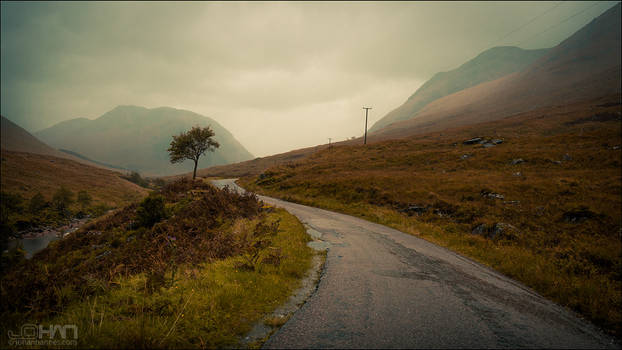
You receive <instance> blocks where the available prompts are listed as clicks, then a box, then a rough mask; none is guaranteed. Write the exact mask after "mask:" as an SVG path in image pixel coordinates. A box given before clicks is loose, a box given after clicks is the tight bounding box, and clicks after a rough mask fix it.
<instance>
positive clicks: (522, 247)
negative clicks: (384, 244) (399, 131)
mask: <svg viewBox="0 0 622 350" xmlns="http://www.w3.org/2000/svg"><path fill="white" fill-rule="evenodd" d="M610 100H611V101H602V100H599V101H590V102H584V103H578V104H575V105H569V106H562V107H550V108H545V109H540V110H536V111H531V112H529V113H523V114H521V115H517V116H514V117H511V118H506V119H503V120H500V121H496V122H491V123H485V124H480V125H476V126H472V127H463V128H457V129H452V130H446V131H444V132H443V133H431V134H424V135H418V136H416V137H411V138H408V139H402V140H393V141H384V142H378V143H374V144H370V145H367V146H352V145H342V146H335V147H333V148H332V149H326V150H322V151H319V152H317V153H315V154H313V155H312V156H310V157H308V158H306V159H304V160H302V161H298V162H291V163H286V164H281V165H277V166H275V167H272V168H269V169H268V170H266V171H265V172H263V173H262V174H260V175H258V176H250V177H246V178H242V179H241V180H240V181H241V184H242V185H243V186H245V187H246V188H247V189H249V190H253V191H256V192H258V193H262V194H265V195H269V196H274V197H279V198H282V199H286V200H290V201H294V202H298V203H302V204H307V205H312V206H317V207H322V208H326V209H331V210H335V211H339V212H343V213H347V214H351V215H355V216H358V217H361V218H365V219H367V220H370V221H374V222H377V223H381V224H384V225H387V226H391V227H394V228H397V229H399V230H401V231H403V232H407V233H410V234H414V235H418V236H420V237H422V238H425V239H427V240H430V241H432V242H435V243H437V244H439V245H442V246H445V247H447V248H450V249H452V250H454V251H457V252H459V253H461V254H464V255H466V256H469V257H471V258H473V259H475V260H477V261H479V262H481V263H484V264H486V265H488V266H491V267H492V268H494V269H496V270H498V271H500V272H502V273H504V274H506V275H508V276H510V277H512V278H514V279H516V280H518V281H521V282H523V283H524V284H526V285H528V286H530V287H532V288H533V289H535V290H536V291H537V292H539V293H540V294H542V295H544V296H545V297H548V298H550V299H552V300H554V301H555V302H557V303H559V304H561V305H565V306H567V307H570V308H572V309H573V310H575V311H577V312H579V313H580V314H582V315H583V316H585V317H587V318H588V319H590V320H591V321H593V322H594V323H596V324H597V325H599V326H601V327H603V328H604V329H606V330H607V331H609V332H611V333H613V334H615V335H616V336H617V337H620V336H621V335H622V327H621V323H622V313H621V311H620V310H622V297H621V293H622V282H621V280H622V276H621V273H620V271H621V270H622V244H621V236H620V235H621V232H622V225H621V221H622V218H621V215H620V212H622V199H621V198H622V176H621V175H622V174H621V163H622V162H621V161H622V159H621V157H620V156H621V151H620V148H619V147H620V144H621V143H622V142H621V141H622V139H621V136H620V132H621V130H620V129H621V128H620V127H621V123H620V120H621V119H620V103H619V100H620V97H619V95H617V96H612V97H610ZM472 137H482V138H484V139H488V140H491V139H502V140H503V143H501V144H499V145H496V146H494V147H490V148H484V147H482V145H481V144H477V145H466V144H463V143H462V141H464V140H467V139H470V138H472ZM464 155H467V156H466V157H465V156H464ZM519 158H520V159H523V160H524V162H520V163H518V162H515V163H516V164H512V161H513V160H515V159H519ZM497 194H498V195H502V196H503V198H502V199H501V198H499V196H496V195H497ZM499 228H503V229H502V230H501V229H499Z"/></svg>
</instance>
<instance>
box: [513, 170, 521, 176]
mask: <svg viewBox="0 0 622 350" xmlns="http://www.w3.org/2000/svg"><path fill="white" fill-rule="evenodd" d="M512 175H514V176H523V173H521V172H520V171H517V172H515V173H514V174H512Z"/></svg>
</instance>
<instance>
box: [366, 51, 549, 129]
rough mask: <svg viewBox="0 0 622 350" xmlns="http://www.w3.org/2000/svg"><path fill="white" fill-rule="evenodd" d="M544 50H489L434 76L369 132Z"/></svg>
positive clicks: (517, 66)
mask: <svg viewBox="0 0 622 350" xmlns="http://www.w3.org/2000/svg"><path fill="white" fill-rule="evenodd" d="M547 51H548V49H539V50H523V49H520V48H518V47H513V46H500V47H493V48H492V49H489V50H486V51H484V52H482V53H480V54H479V55H478V56H477V57H475V58H474V59H472V60H470V61H468V62H466V63H464V64H463V65H461V66H460V67H458V68H456V69H454V70H451V71H449V72H440V73H436V74H435V75H434V76H433V77H432V79H430V80H428V81H427V82H426V83H425V84H423V85H422V86H421V87H420V88H419V89H417V91H416V92H415V93H414V94H413V95H412V96H410V97H409V98H408V100H407V101H406V102H404V104H403V105H401V106H400V107H398V108H396V109H394V110H393V111H391V112H390V113H389V114H387V115H386V116H384V117H383V118H382V119H380V120H378V121H377V122H376V123H375V124H374V125H373V126H372V127H371V128H370V129H369V131H370V132H373V131H376V130H380V129H382V128H383V127H385V126H387V125H389V124H391V123H395V122H398V121H401V120H406V119H410V118H413V117H414V116H416V115H417V112H419V111H420V110H421V109H422V108H423V107H425V106H426V105H427V104H428V103H430V102H432V101H434V100H437V99H439V98H441V97H444V96H447V95H450V94H453V93H454V92H457V91H460V90H464V89H466V88H470V87H471V86H475V85H477V84H480V83H483V82H487V81H492V80H495V79H498V78H501V77H503V76H505V75H508V74H510V73H514V72H518V71H520V70H522V69H523V68H525V67H526V66H528V65H530V64H531V63H533V62H534V61H535V60H537V59H538V58H540V57H542V55H544V54H545V53H546V52H547Z"/></svg>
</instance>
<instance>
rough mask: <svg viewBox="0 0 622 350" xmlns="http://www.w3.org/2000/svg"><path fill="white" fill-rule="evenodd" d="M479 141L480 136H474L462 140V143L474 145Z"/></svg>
mask: <svg viewBox="0 0 622 350" xmlns="http://www.w3.org/2000/svg"><path fill="white" fill-rule="evenodd" d="M480 141H482V138H481V137H475V138H472V139H470V140H466V141H462V143H463V144H465V145H474V144H476V143H479V142H480Z"/></svg>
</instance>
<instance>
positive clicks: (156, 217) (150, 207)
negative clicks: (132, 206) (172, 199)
mask: <svg viewBox="0 0 622 350" xmlns="http://www.w3.org/2000/svg"><path fill="white" fill-rule="evenodd" d="M164 218H166V210H165V208H164V197H162V196H161V195H150V196H148V197H147V198H145V199H144V200H143V201H142V202H141V203H140V204H139V205H138V208H137V209H136V220H137V221H138V225H139V226H141V227H152V226H153V225H155V224H156V223H158V222H160V221H161V220H162V219H164Z"/></svg>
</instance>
